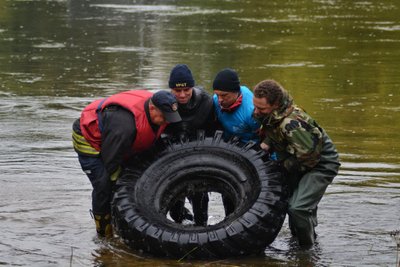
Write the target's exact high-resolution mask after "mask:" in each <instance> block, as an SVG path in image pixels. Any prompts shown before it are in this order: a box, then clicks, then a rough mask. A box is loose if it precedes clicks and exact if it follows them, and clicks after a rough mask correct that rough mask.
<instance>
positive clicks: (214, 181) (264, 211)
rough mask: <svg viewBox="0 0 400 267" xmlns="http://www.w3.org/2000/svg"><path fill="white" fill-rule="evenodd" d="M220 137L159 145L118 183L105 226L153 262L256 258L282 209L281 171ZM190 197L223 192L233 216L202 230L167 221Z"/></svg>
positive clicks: (278, 221) (275, 227)
mask: <svg viewBox="0 0 400 267" xmlns="http://www.w3.org/2000/svg"><path fill="white" fill-rule="evenodd" d="M221 137H222V132H220V131H217V132H216V133H215V136H214V137H204V135H202V134H201V132H199V134H198V136H197V139H195V140H191V141H187V142H171V140H169V139H166V140H164V146H163V148H162V149H161V151H158V152H156V153H154V155H153V156H151V157H150V159H149V160H147V161H144V162H141V163H140V164H135V165H136V166H138V167H135V166H134V167H132V169H130V170H129V171H127V172H126V173H125V174H124V175H123V176H122V177H121V178H120V179H119V180H118V182H117V185H116V191H115V194H114V198H113V202H112V210H113V220H114V227H115V229H116V232H117V233H118V234H119V235H120V236H121V237H122V239H123V240H124V242H125V243H126V244H128V245H129V246H130V247H132V248H134V249H136V250H140V251H143V252H147V253H150V254H152V255H155V256H164V257H171V258H181V257H188V258H195V259H201V258H226V257H233V256H240V255H250V254H259V253H262V252H263V251H264V250H265V248H266V246H267V245H269V244H270V243H272V242H273V241H274V239H275V238H276V236H277V234H278V232H279V231H280V229H281V227H282V224H283V222H284V219H285V215H286V210H287V192H286V190H285V186H284V182H283V180H284V179H283V177H282V174H281V172H279V171H278V170H277V168H276V167H275V165H274V164H273V163H272V162H270V161H268V160H267V159H266V157H265V154H264V152H262V151H259V150H258V149H256V147H255V144H254V143H248V144H246V145H244V146H243V145H239V144H238V143H237V142H235V141H232V140H231V141H229V142H225V141H224V140H223V139H222V138H221ZM193 191H196V192H197V191H203V192H204V191H208V192H219V193H221V194H224V195H225V196H227V198H228V199H229V200H231V201H232V202H233V204H234V207H235V209H234V212H233V213H231V214H229V215H228V216H227V217H225V218H224V219H223V220H222V221H221V222H219V223H217V224H215V225H208V226H205V227H202V226H194V225H183V224H179V223H175V222H173V221H171V220H169V219H168V218H167V213H168V211H169V209H170V208H171V207H172V206H173V204H174V203H175V201H176V200H177V199H179V198H180V199H182V196H185V194H186V195H187V194H188V193H189V192H193Z"/></svg>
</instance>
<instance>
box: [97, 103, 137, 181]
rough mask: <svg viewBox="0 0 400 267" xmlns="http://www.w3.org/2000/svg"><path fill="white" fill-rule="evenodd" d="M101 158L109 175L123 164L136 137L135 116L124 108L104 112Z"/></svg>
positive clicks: (113, 108)
mask: <svg viewBox="0 0 400 267" xmlns="http://www.w3.org/2000/svg"><path fill="white" fill-rule="evenodd" d="M101 136H102V143H101V157H102V160H103V162H104V165H105V168H106V170H107V172H108V173H109V175H111V174H113V173H114V172H115V171H116V170H117V169H118V168H119V167H120V166H121V164H122V161H123V160H124V156H125V155H126V154H127V153H129V151H130V149H131V147H132V143H133V142H134V140H135V137H136V124H135V117H134V115H133V114H132V113H131V112H130V111H128V110H126V109H123V108H120V107H112V108H109V109H106V110H104V111H103V131H102V134H101Z"/></svg>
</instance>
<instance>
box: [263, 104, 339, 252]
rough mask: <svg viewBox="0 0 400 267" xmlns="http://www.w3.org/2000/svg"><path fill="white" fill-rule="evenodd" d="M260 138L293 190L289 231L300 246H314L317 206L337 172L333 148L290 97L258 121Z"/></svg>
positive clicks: (330, 141)
mask: <svg viewBox="0 0 400 267" xmlns="http://www.w3.org/2000/svg"><path fill="white" fill-rule="evenodd" d="M261 125H262V126H261V129H260V135H261V138H262V140H263V143H265V144H267V145H268V146H269V147H270V149H271V150H272V151H274V152H275V153H276V154H277V160H278V161H280V162H281V163H282V165H283V166H284V167H285V169H286V170H287V171H288V183H289V186H290V188H291V190H292V195H291V197H290V199H289V207H288V215H289V226H290V230H291V232H292V233H293V235H295V236H296V237H297V240H298V242H299V244H300V246H304V247H307V246H310V245H312V244H314V241H315V240H314V239H315V229H314V228H315V227H316V226H317V206H318V203H319V202H320V200H321V198H322V196H323V195H324V193H325V191H326V188H327V187H328V186H329V184H331V183H332V180H333V179H334V177H335V176H336V175H337V173H338V170H339V166H340V163H339V157H338V153H337V151H336V148H335V146H334V144H333V142H332V140H331V139H330V138H329V136H328V135H327V134H326V132H325V131H324V130H323V129H322V128H321V127H319V126H318V124H317V123H316V121H315V120H314V119H313V118H311V117H310V116H309V115H308V114H307V113H306V112H305V111H304V110H302V109H301V108H299V107H298V106H296V105H294V104H293V100H292V99H291V98H290V96H287V99H286V101H283V104H282V105H281V106H280V107H279V108H278V109H277V110H275V111H273V112H272V113H271V114H270V115H269V116H266V117H263V118H262V121H261Z"/></svg>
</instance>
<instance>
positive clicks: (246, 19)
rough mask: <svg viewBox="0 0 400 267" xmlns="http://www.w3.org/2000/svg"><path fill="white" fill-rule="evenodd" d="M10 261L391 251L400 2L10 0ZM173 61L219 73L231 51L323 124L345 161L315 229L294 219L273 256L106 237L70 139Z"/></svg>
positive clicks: (161, 84) (1, 43) (2, 73)
mask: <svg viewBox="0 0 400 267" xmlns="http://www.w3.org/2000/svg"><path fill="white" fill-rule="evenodd" d="M0 6H1V9H0V140H1V148H2V153H0V154H1V155H0V196H1V197H0V199H1V202H0V223H1V229H2V231H0V265H6V266H9V265H12V266H15V265H16V266H181V265H185V266H186V265H190V266H211V265H221V266H313V265H315V266H396V257H397V256H398V253H399V252H398V251H397V250H396V243H395V241H394V240H393V239H392V238H391V236H390V234H389V232H390V231H392V230H396V229H400V210H399V204H400V191H399V189H400V173H399V171H400V155H399V152H398V151H399V150H400V144H399V141H400V123H399V120H400V107H399V103H400V93H399V92H400V71H399V67H398V65H399V62H400V49H399V47H400V17H399V15H398V14H400V3H399V2H398V1H397V0H378V1H344V0H343V1H340V0H326V1H325V0H314V1H306V0H299V1H278V0H274V1H262V0H258V1H257V0H248V1H230V0H225V1H215V0H206V1H200V0H188V1H172V0H170V1H169V0H166V1H161V0H158V1H156V0H153V1H140V0H137V1H128V0H126V1H123V0H118V1H117V0H113V1H112V0H102V1H101V0H93V1H85V0H69V1H67V0H58V1H56V0H48V1H45V0H36V1H33V0H32V1H30V0H20V1H17V0H0ZM176 63H187V64H189V66H190V67H191V68H192V71H193V73H194V75H195V79H196V82H197V84H200V85H203V86H205V87H206V88H210V86H211V82H212V79H213V77H214V76H215V74H216V73H217V72H218V71H219V70H220V69H222V68H224V67H227V66H229V67H232V68H234V69H236V70H238V72H239V74H240V77H241V80H242V82H243V83H244V84H246V85H248V86H250V87H252V86H254V85H255V84H256V83H257V82H258V81H260V80H262V79H265V78H274V79H276V80H278V81H280V82H281V83H282V84H283V85H284V86H285V87H286V88H287V89H289V90H290V91H291V93H292V94H293V96H294V97H295V100H296V102H297V103H298V104H300V105H301V106H303V107H304V108H306V110H307V111H308V112H309V113H310V114H312V115H313V116H314V117H315V118H316V119H317V120H318V122H319V123H320V124H321V125H322V126H323V127H324V128H325V129H326V130H327V131H328V132H329V134H330V136H331V137H332V139H333V140H334V141H335V143H336V144H337V147H338V150H339V152H340V154H341V160H342V164H343V165H342V168H341V170H340V174H339V176H338V177H337V179H335V181H334V183H333V185H332V186H331V187H330V188H329V190H328V193H327V195H326V196H325V197H324V199H323V201H322V203H321V205H320V209H319V222H320V225H319V226H318V228H317V232H318V234H319V236H318V244H317V245H316V246H315V248H314V249H313V250H312V251H310V252H308V253H304V252H299V251H297V250H295V249H294V248H293V247H292V243H291V241H290V234H289V231H288V227H287V225H286V224H285V225H284V227H283V229H282V231H281V233H280V235H279V236H278V238H277V239H276V240H275V242H274V243H273V244H272V245H271V247H269V248H267V250H266V251H265V255H264V256H263V257H255V258H244V259H234V260H223V261H218V262H207V261H206V262H193V261H191V262H183V263H180V262H177V261H170V260H159V259H154V258H151V257H146V256H143V255H140V253H138V252H135V251H131V250H129V249H127V248H126V246H125V245H123V244H122V243H121V242H120V241H119V240H117V239H115V240H111V241H109V242H104V241H100V240H98V239H97V238H96V235H95V233H94V225H93V222H92V219H91V218H90V216H89V213H88V210H89V208H90V192H91V186H90V183H89V181H88V179H87V178H86V177H85V175H84V174H83V173H82V171H81V170H80V167H79V164H78V162H77V159H76V156H75V153H74V152H73V149H72V147H71V141H70V135H71V132H70V129H71V123H72V122H73V120H74V119H75V118H76V117H78V116H79V113H80V111H81V109H82V108H83V107H84V106H85V105H86V104H87V103H88V102H89V101H91V100H93V99H95V98H98V97H102V96H105V95H110V94H113V93H116V92H119V91H123V90H126V89H130V88H134V87H145V88H149V89H160V88H166V87H167V80H168V75H169V71H170V69H171V68H172V67H173V66H174V65H175V64H176Z"/></svg>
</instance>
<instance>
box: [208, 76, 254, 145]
mask: <svg viewBox="0 0 400 267" xmlns="http://www.w3.org/2000/svg"><path fill="white" fill-rule="evenodd" d="M213 89H214V97H213V100H214V107H215V113H216V116H217V118H218V120H219V122H220V123H221V124H222V126H223V128H224V138H225V139H229V138H231V137H232V136H237V137H239V139H240V141H241V142H243V143H246V142H248V141H255V142H259V137H258V135H257V130H258V128H259V127H260V124H259V123H258V122H257V121H256V120H255V119H254V118H253V112H254V105H253V93H252V92H251V91H250V89H249V88H247V87H246V86H244V85H242V86H241V85H240V81H239V77H238V74H237V73H236V71H234V70H232V69H229V68H226V69H223V70H221V71H220V72H219V73H218V74H217V75H216V77H215V79H214V82H213Z"/></svg>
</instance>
